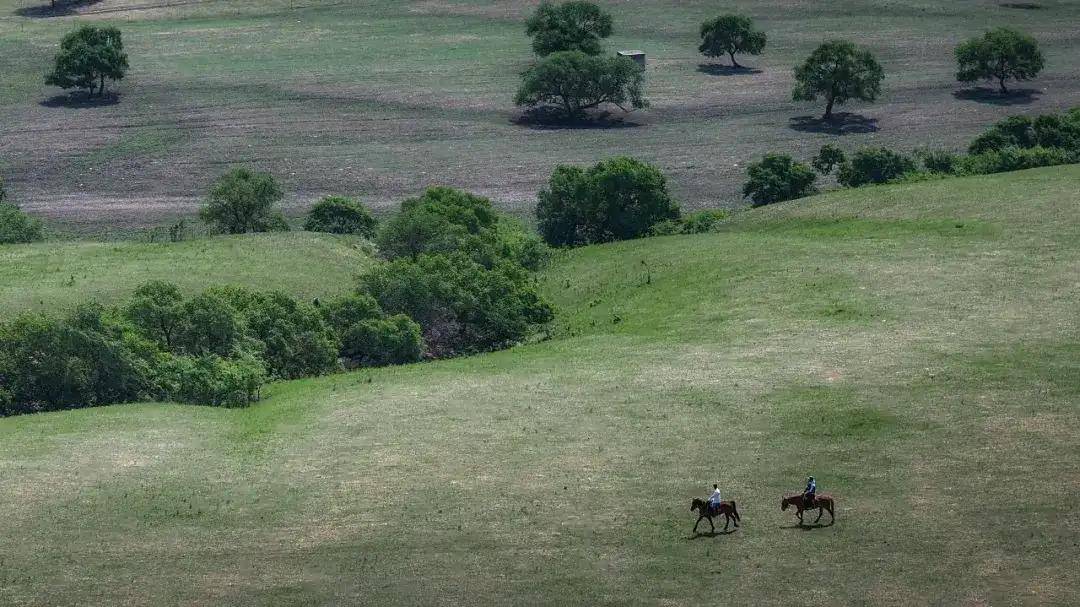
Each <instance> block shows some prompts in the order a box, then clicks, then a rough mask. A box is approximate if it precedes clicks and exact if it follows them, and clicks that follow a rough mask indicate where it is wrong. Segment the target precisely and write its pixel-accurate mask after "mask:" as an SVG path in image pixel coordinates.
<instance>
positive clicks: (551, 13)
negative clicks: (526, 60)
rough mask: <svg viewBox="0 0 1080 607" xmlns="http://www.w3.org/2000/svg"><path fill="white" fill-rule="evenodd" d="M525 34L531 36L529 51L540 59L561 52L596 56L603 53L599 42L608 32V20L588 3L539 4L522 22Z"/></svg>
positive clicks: (598, 9) (610, 26) (599, 10)
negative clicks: (530, 49) (575, 52)
mask: <svg viewBox="0 0 1080 607" xmlns="http://www.w3.org/2000/svg"><path fill="white" fill-rule="evenodd" d="M525 32H526V33H527V34H528V35H529V36H532V39H533V41H532V48H533V52H534V53H536V54H537V55H538V56H540V57H546V56H547V55H550V54H552V53H559V52H564V51H578V52H581V53H585V54H586V55H599V54H600V53H601V52H603V47H602V45H601V44H600V41H601V40H602V39H604V38H607V37H608V36H610V35H611V33H612V19H611V15H610V14H609V13H608V12H606V11H604V10H603V9H601V8H600V7H599V6H597V5H595V4H593V3H592V2H584V1H581V0H571V1H570V2H563V3H562V4H553V3H551V2H542V3H541V4H540V6H539V7H537V9H536V12H535V13H533V15H532V16H531V17H529V20H528V21H526V22H525Z"/></svg>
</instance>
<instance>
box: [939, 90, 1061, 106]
mask: <svg viewBox="0 0 1080 607" xmlns="http://www.w3.org/2000/svg"><path fill="white" fill-rule="evenodd" d="M1040 96H1042V91H1040V90H1039V89H1013V90H1011V91H1009V92H1008V93H1005V94H1002V93H1001V91H999V90H997V89H992V88H986V87H982V86H977V87H975V88H970V89H961V90H959V91H954V92H953V97H955V98H957V99H960V100H963V101H975V102H977V103H988V104H990V105H1027V104H1029V103H1031V102H1033V101H1035V100H1037V99H1038V98H1039V97H1040Z"/></svg>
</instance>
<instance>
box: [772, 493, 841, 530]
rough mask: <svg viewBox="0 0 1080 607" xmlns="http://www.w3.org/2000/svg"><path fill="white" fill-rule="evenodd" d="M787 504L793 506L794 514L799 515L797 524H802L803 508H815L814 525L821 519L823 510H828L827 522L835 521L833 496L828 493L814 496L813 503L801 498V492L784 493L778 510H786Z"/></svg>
mask: <svg viewBox="0 0 1080 607" xmlns="http://www.w3.org/2000/svg"><path fill="white" fill-rule="evenodd" d="M788 506H795V515H796V516H798V517H799V526H800V527H801V526H803V518H802V513H803V510H813V509H814V508H817V509H818V511H817V518H816V519H814V524H815V525H816V524H817V522H818V521H820V520H821V514H822V512H824V511H825V510H828V511H829V524H830V525H831V524H833V523H835V522H836V514H834V513H833V498H832V496H831V495H829V494H828V493H822V494H821V495H815V496H814V503H812V504H810V505H807V504H806V502H805V501H804V499H803V494H801V493H797V494H795V495H785V496H784V498H783V499H781V500H780V510H787V509H788Z"/></svg>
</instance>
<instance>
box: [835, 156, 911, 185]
mask: <svg viewBox="0 0 1080 607" xmlns="http://www.w3.org/2000/svg"><path fill="white" fill-rule="evenodd" d="M915 170H916V166H915V161H914V160H913V159H912V158H910V157H908V156H905V155H903V154H900V153H898V152H894V151H892V150H890V149H888V148H868V149H864V150H859V151H858V152H856V153H855V154H854V155H853V156H852V157H851V160H849V161H848V162H846V163H844V165H843V166H842V167H840V175H839V177H838V178H837V179H838V181H839V182H840V183H841V184H842V185H845V186H847V187H849V188H856V187H859V186H863V185H867V184H872V183H886V182H889V181H892V180H894V179H899V178H900V177H903V176H904V175H905V174H907V173H913V172H915Z"/></svg>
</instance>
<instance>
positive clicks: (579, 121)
mask: <svg viewBox="0 0 1080 607" xmlns="http://www.w3.org/2000/svg"><path fill="white" fill-rule="evenodd" d="M510 122H512V123H513V124H516V125H518V126H524V127H528V128H531V129H537V130H546V131H547V130H587V129H628V128H636V127H639V126H641V124H640V123H637V122H633V121H630V120H626V118H625V114H622V115H616V114H612V113H611V112H606V111H605V112H595V113H592V114H588V115H586V116H585V117H584V118H567V117H566V115H565V114H563V112H562V111H561V110H560V109H559V108H555V107H550V106H547V107H538V108H532V109H529V110H526V111H524V112H522V113H521V114H519V115H517V116H514V117H513V118H511V119H510Z"/></svg>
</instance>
